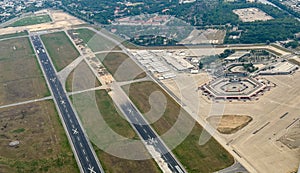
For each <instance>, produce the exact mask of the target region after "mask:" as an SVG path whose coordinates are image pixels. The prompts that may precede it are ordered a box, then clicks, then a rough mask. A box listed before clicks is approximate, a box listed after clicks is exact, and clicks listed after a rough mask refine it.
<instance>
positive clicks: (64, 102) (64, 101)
mask: <svg viewBox="0 0 300 173" xmlns="http://www.w3.org/2000/svg"><path fill="white" fill-rule="evenodd" d="M30 38H31V42H32V44H33V45H34V49H35V51H36V53H37V55H38V58H39V60H40V62H41V65H42V68H43V71H44V73H45V74H46V78H47V81H48V83H49V85H50V89H51V91H52V94H53V97H54V99H55V102H56V104H57V106H58V107H59V110H60V112H61V116H62V118H63V122H62V123H64V124H65V126H66V129H67V132H68V134H69V135H70V138H71V142H72V143H73V146H74V149H75V151H76V153H74V154H75V155H77V157H78V160H79V162H80V164H81V165H80V166H81V167H82V171H83V172H85V173H100V172H104V171H103V169H102V167H101V165H100V164H99V161H98V158H96V156H95V155H94V153H93V151H92V149H91V146H90V145H89V143H88V139H87V137H86V136H85V134H84V132H83V130H82V128H81V126H80V124H79V122H78V119H77V117H76V115H75V113H74V111H73V108H72V107H71V104H70V102H69V100H68V98H67V96H66V93H65V91H64V89H63V87H62V85H61V83H60V81H59V80H58V78H57V76H56V73H55V70H54V67H53V66H52V64H51V62H50V61H49V57H48V55H47V53H46V52H45V48H44V46H43V44H42V42H41V40H40V38H39V36H31V37H30Z"/></svg>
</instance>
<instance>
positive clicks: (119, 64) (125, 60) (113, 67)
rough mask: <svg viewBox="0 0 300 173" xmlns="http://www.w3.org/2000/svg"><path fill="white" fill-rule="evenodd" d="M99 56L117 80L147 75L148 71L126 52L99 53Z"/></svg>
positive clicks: (127, 79)
mask: <svg viewBox="0 0 300 173" xmlns="http://www.w3.org/2000/svg"><path fill="white" fill-rule="evenodd" d="M97 57H98V58H99V59H100V61H101V62H102V63H103V65H104V66H105V67H106V69H107V70H108V71H109V72H110V73H111V74H112V75H113V76H114V78H115V79H116V80H117V81H129V80H133V79H140V78H144V77H146V73H145V72H144V71H143V70H142V69H141V68H140V67H139V66H138V65H137V64H136V63H135V62H134V61H133V60H131V59H130V58H129V57H128V56H127V55H126V54H124V53H120V52H111V53H108V54H97Z"/></svg>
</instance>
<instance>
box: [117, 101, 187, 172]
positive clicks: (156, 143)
mask: <svg viewBox="0 0 300 173" xmlns="http://www.w3.org/2000/svg"><path fill="white" fill-rule="evenodd" d="M120 107H121V109H122V111H123V112H124V113H125V114H126V116H127V118H128V119H129V120H130V122H131V123H132V125H133V126H134V127H135V129H136V130H137V131H138V133H139V134H140V136H141V137H142V138H143V140H144V141H147V143H149V144H151V145H153V147H154V148H155V150H156V151H157V152H159V153H160V154H161V156H162V158H163V160H164V161H165V162H166V163H167V164H168V167H169V168H170V170H171V171H172V172H175V173H184V172H185V171H184V169H183V168H182V167H181V166H180V164H178V163H177V160H176V159H175V158H174V157H173V155H171V154H170V152H169V151H168V149H167V147H166V146H165V144H163V143H162V141H161V140H160V138H158V137H157V135H156V134H155V133H154V132H153V130H152V129H151V128H150V127H149V125H148V124H147V122H146V121H145V120H144V118H142V115H141V114H140V113H139V112H138V111H137V110H136V108H135V107H134V106H133V105H132V104H131V103H130V102H127V103H125V104H122V105H120Z"/></svg>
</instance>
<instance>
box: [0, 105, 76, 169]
mask: <svg viewBox="0 0 300 173" xmlns="http://www.w3.org/2000/svg"><path fill="white" fill-rule="evenodd" d="M0 119H1V120H0V127H1V130H0V172H49V173H51V172H74V173H76V172H79V170H78V167H77V164H76V161H75V158H74V156H73V153H72V150H71V147H70V145H69V142H68V140H67V137H66V135H65V132H64V129H63V127H62V125H61V123H60V119H59V117H58V114H57V112H56V110H55V106H54V103H53V102H52V101H43V102H35V103H30V104H25V105H20V106H16V107H9V108H2V109H0ZM15 140H18V141H19V142H20V144H19V145H18V146H16V147H10V146H9V145H8V144H9V143H10V142H11V141H15Z"/></svg>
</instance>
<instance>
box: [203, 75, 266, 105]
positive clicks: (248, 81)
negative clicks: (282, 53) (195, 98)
mask: <svg viewBox="0 0 300 173" xmlns="http://www.w3.org/2000/svg"><path fill="white" fill-rule="evenodd" d="M269 84H270V82H269V81H264V80H258V79H256V78H251V77H247V76H235V75H233V76H231V75H227V76H225V77H222V78H217V79H215V80H213V81H211V82H209V83H208V84H204V85H203V86H201V87H199V89H201V90H202V91H203V94H204V95H206V96H208V97H209V98H212V99H214V100H254V99H258V96H259V95H262V94H263V93H264V92H265V91H267V90H269V89H270V85H269Z"/></svg>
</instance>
